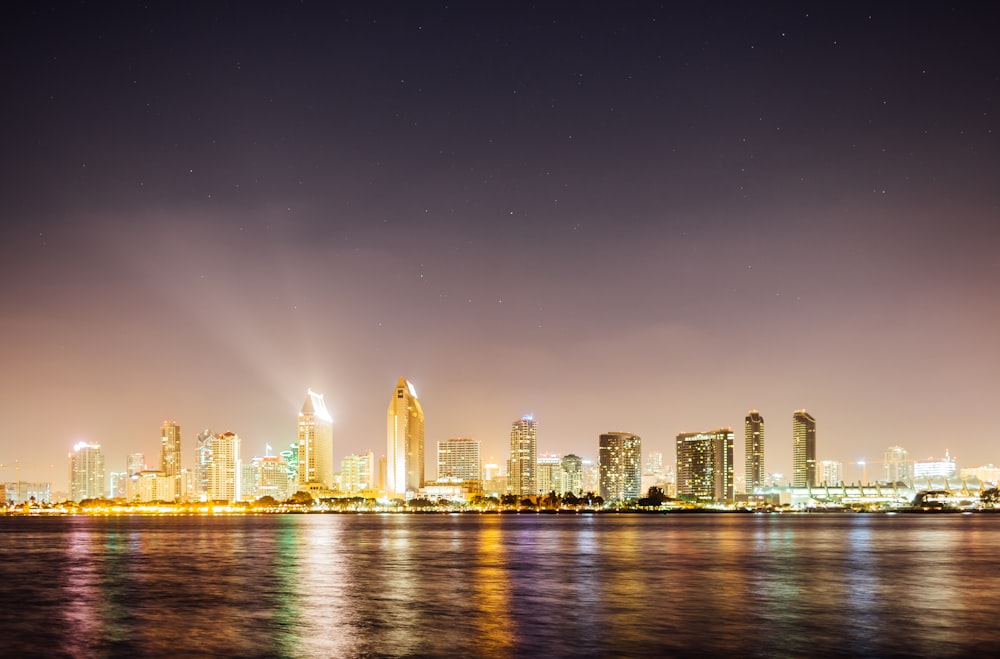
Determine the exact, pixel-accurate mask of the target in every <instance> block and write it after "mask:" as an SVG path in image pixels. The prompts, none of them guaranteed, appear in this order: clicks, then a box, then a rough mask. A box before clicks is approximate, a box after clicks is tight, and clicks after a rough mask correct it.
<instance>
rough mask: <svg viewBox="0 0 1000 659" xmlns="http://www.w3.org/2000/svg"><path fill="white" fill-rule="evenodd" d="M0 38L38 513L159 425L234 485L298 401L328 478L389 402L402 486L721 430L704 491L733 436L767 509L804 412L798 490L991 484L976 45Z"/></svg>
mask: <svg viewBox="0 0 1000 659" xmlns="http://www.w3.org/2000/svg"><path fill="white" fill-rule="evenodd" d="M0 11H2V16H0V24H2V27H0V31H2V34H3V39H2V42H0V51H2V53H3V61H4V62H5V63H6V64H5V66H4V67H3V71H2V73H0V76H2V77H3V79H4V88H5V90H6V92H7V93H6V94H5V97H6V100H5V103H4V109H3V110H2V112H3V118H4V122H3V125H4V133H5V136H4V147H3V149H2V150H0V163H2V167H3V185H2V186H0V208H2V211H3V213H2V217H3V224H2V236H3V238H2V240H0V269H2V270H0V300H2V314H0V337H2V339H3V346H4V347H3V350H2V351H0V373H2V375H3V384H2V387H3V390H2V395H0V415H2V418H3V419H4V433H3V434H2V436H0V462H2V463H4V464H12V463H13V462H14V461H15V460H20V461H21V462H22V464H24V465H26V466H25V467H24V468H23V469H22V478H38V479H46V480H52V481H53V484H54V486H55V487H56V488H57V489H64V488H65V487H66V483H67V466H66V454H67V453H68V451H69V450H70V447H71V446H72V445H73V444H74V443H75V442H77V441H79V440H81V439H86V440H89V441H95V442H99V443H101V444H102V446H103V447H104V449H105V454H106V461H107V468H108V470H109V471H111V470H120V469H124V466H125V456H126V454H128V453H131V452H144V453H145V454H146V456H147V460H148V462H149V463H150V464H151V465H153V466H155V465H156V464H157V461H158V447H159V426H160V424H161V423H162V422H163V420H164V419H171V420H176V421H177V422H178V423H180V424H181V426H182V429H183V437H184V441H185V444H186V447H187V448H186V449H185V456H184V457H185V459H186V460H191V459H193V439H194V436H195V434H196V433H197V432H198V431H199V430H200V429H202V428H205V427H211V428H213V429H215V430H218V431H225V430H232V431H235V432H238V433H239V434H240V435H241V436H242V437H243V438H244V440H245V445H244V446H245V449H244V451H245V453H246V454H249V455H254V454H262V453H263V448H264V443H265V442H269V443H270V444H271V445H272V446H275V447H278V446H285V445H287V444H288V443H289V442H291V441H293V439H294V438H295V421H296V414H297V411H298V409H299V407H300V406H301V404H302V402H303V400H304V398H305V394H306V389H307V388H308V387H312V388H313V389H315V390H318V391H321V392H323V393H324V394H325V395H326V400H327V404H328V406H329V408H330V410H331V412H332V413H333V414H334V417H335V421H336V423H335V431H334V432H335V456H334V457H335V460H336V461H338V463H339V460H340V459H341V458H342V457H343V456H344V455H346V454H348V453H351V452H358V451H362V450H365V449H372V450H374V451H375V452H376V453H377V454H381V453H383V452H384V445H385V410H386V407H387V405H388V402H389V397H390V394H391V393H392V391H393V388H394V386H395V383H396V380H397V378H398V377H399V376H400V375H402V376H404V377H406V378H408V379H409V380H411V381H412V382H413V383H414V384H415V386H416V388H417V392H418V394H419V395H420V399H421V402H422V404H423V408H424V411H425V414H426V418H427V427H426V431H427V441H428V451H427V456H428V468H427V474H428V476H429V477H430V476H433V475H434V473H435V469H434V460H435V458H436V456H435V452H434V449H435V444H434V442H436V441H437V440H440V439H445V438H448V437H456V436H468V437H474V438H477V439H480V440H482V442H483V454H484V459H488V458H490V457H492V458H493V459H494V460H495V461H496V462H501V463H502V462H503V461H504V460H505V459H506V457H507V452H508V439H509V431H510V424H511V422H512V421H513V420H514V419H516V418H519V417H520V416H521V415H523V414H526V413H534V414H535V416H536V418H537V419H538V421H539V452H540V453H542V452H558V453H568V452H574V453H577V454H579V455H582V456H583V457H585V458H594V457H595V456H596V452H597V436H598V435H599V434H600V433H601V432H605V431H608V430H627V431H631V432H635V433H637V434H639V435H641V436H642V438H643V451H644V452H649V451H663V452H664V454H665V456H666V458H667V459H668V460H669V461H671V462H672V461H673V458H674V448H673V446H674V437H675V436H676V434H677V433H679V432H684V431H693V430H710V429H714V428H718V427H725V426H732V427H734V428H735V429H736V430H737V442H736V448H737V461H738V462H737V464H738V466H739V468H738V469H737V473H738V474H739V475H742V451H743V439H742V424H743V417H744V415H745V414H746V412H747V410H748V409H751V408H756V409H759V410H760V411H761V413H762V414H763V415H764V418H765V421H766V443H767V454H766V467H767V471H769V472H774V471H779V472H783V473H786V474H788V473H789V472H790V470H791V415H792V411H793V410H795V409H797V408H803V407H804V408H806V409H808V410H809V411H810V413H812V414H813V415H814V416H815V417H816V419H817V423H818V431H817V445H818V457H819V459H835V460H841V461H844V462H845V463H848V462H851V461H857V460H860V459H862V458H868V459H869V460H878V459H881V454H882V452H883V451H884V450H885V448H886V447H888V446H890V445H895V444H899V445H902V446H904V447H906V448H907V449H909V451H910V454H911V456H912V457H915V458H926V457H929V456H932V455H933V456H936V457H940V456H942V455H943V453H944V451H945V450H946V449H949V450H950V451H951V453H952V454H953V455H955V456H957V458H958V460H959V462H960V466H976V465H979V464H983V463H987V462H995V463H1000V452H998V449H997V445H998V444H997V433H996V430H995V429H994V425H995V419H994V417H995V414H994V410H995V409H996V406H997V401H998V398H1000V382H998V373H1000V342H998V340H997V336H998V334H997V321H998V319H1000V297H998V294H997V293H998V290H1000V257H998V255H997V254H998V252H997V250H998V247H1000V212H998V204H1000V149H998V144H997V136H996V135H995V134H994V129H995V128H1000V125H997V121H996V117H997V113H998V111H1000V108H998V107H997V106H998V102H1000V46H998V42H997V39H996V36H995V27H996V25H997V24H998V21H997V18H998V16H997V12H996V10H995V9H991V8H988V7H987V8H979V7H977V6H973V5H972V4H971V3H965V4H959V5H957V6H955V7H952V6H947V5H944V4H940V3H939V4H928V5H921V4H919V3H901V4H892V3H872V4H871V5H870V6H868V5H865V4H855V3H846V4H841V3H837V4H831V3H824V4H818V5H810V4H803V3H788V4H781V3H765V4H763V5H760V6H756V5H751V4H745V3H744V4H739V5H735V6H733V5H731V4H728V3H721V4H712V3H690V4H680V3H665V6H663V7H661V6H657V5H654V4H651V3H642V4H635V5H632V6H630V7H629V8H627V9H620V8H617V7H615V6H614V5H612V4H581V3H565V4H562V3H544V4H541V5H540V6H537V7H532V6H531V5H528V4H519V3H495V4H486V5H483V4H480V3H474V4H466V5H463V6H451V5H448V4H437V3H436V4H424V3H394V4H382V3H363V4H362V3H357V4H353V3H352V4H340V5H336V6H333V5H332V4H331V3H305V4H304V5H300V6H287V5H286V4H274V5H265V4H260V3H253V4H251V3H234V4H231V5H223V4H209V5H204V6H203V5H190V6H189V5H177V4H176V3H169V2H152V3H141V4H136V5H134V6H131V5H125V6H115V7H110V6H103V5H100V4H97V5H93V6H92V5H73V6H69V5H62V4H57V5H56V6H54V7H50V6H46V5H45V4H41V3H28V4H17V5H11V6H4V7H3V9H2V10H0ZM188 464H190V462H189V463H188ZM44 465H54V466H53V467H45V466H44ZM845 466H846V477H847V478H848V479H857V478H859V477H860V470H859V469H858V468H856V467H854V466H852V465H845ZM875 469H876V470H877V467H876V468H875ZM12 472H13V470H11V469H7V470H4V471H3V472H2V473H0V478H2V479H5V480H13V478H14V474H13V473H12ZM869 475H870V476H873V475H876V474H875V473H873V471H872V467H870V468H869Z"/></svg>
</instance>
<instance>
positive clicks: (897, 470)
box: [882, 446, 913, 483]
mask: <svg viewBox="0 0 1000 659" xmlns="http://www.w3.org/2000/svg"><path fill="white" fill-rule="evenodd" d="M882 468H883V469H884V470H885V481H886V482H887V483H900V482H902V483H909V482H911V481H912V480H913V461H912V460H910V458H909V455H907V453H906V449H905V448H903V447H902V446H890V447H889V448H887V449H886V451H885V456H884V459H883V460H882Z"/></svg>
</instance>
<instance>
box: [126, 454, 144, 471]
mask: <svg viewBox="0 0 1000 659" xmlns="http://www.w3.org/2000/svg"><path fill="white" fill-rule="evenodd" d="M140 471H146V456H145V455H143V454H142V453H129V455H128V457H127V458H126V459H125V472H126V473H127V474H128V475H129V476H135V475H136V474H138V473H139V472H140Z"/></svg>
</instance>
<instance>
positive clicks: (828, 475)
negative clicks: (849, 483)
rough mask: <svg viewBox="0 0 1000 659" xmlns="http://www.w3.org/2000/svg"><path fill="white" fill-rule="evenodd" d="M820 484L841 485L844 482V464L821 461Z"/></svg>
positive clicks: (819, 467) (819, 465)
mask: <svg viewBox="0 0 1000 659" xmlns="http://www.w3.org/2000/svg"><path fill="white" fill-rule="evenodd" d="M817 471H818V473H819V482H820V483H822V484H824V485H840V483H841V482H843V480H844V463H843V462H839V461H837V460H821V461H820V462H819V464H818V469H817Z"/></svg>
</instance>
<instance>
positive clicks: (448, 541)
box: [0, 515, 1000, 657]
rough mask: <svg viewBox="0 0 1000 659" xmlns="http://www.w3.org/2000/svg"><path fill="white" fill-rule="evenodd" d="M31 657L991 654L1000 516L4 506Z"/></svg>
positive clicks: (9, 608)
mask: <svg viewBox="0 0 1000 659" xmlns="http://www.w3.org/2000/svg"><path fill="white" fill-rule="evenodd" d="M0 539H2V542H3V544H2V547H3V550H4V554H3V561H0V594H2V595H3V601H4V602H5V606H4V607H0V638H2V639H3V640H4V643H5V647H4V652H5V653H7V654H20V655H25V654H29V655H30V654H34V655H36V656H50V655H63V656H123V655H140V656H168V655H169V656H178V655H216V656H260V657H272V656H277V657H282V656H289V657H292V656H305V657H354V656H442V657H445V656H449V657H450V656H464V655H480V656H535V655H546V656H570V655H573V656H581V655H591V656H593V655H616V656H661V655H688V654H692V653H695V652H697V653H703V654H723V653H729V654H737V655H740V656H761V657H764V656H767V657H771V656H796V657H797V656H878V657H886V656H916V655H934V656H966V655H968V654H971V653H974V652H979V653H982V654H983V656H988V655H994V654H995V653H996V642H995V640H994V637H995V635H996V622H995V620H996V611H998V610H1000V559H998V553H997V550H996V549H995V548H996V547H997V545H998V541H1000V516H993V515H974V516H961V515H937V516H921V515H910V516H904V515H899V516H895V517H886V516H880V515H812V516H792V515H771V516H767V515H685V516H680V515H678V516H645V515H644V516H640V515H596V516H590V515H581V516H576V515H541V516H536V515H482V516H480V515H463V516H445V515H414V516H375V515H370V516H369V515H364V516H351V515H286V516H245V517H176V518H174V517H170V518H151V517H119V518H90V517H75V518H65V519H23V518H0Z"/></svg>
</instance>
